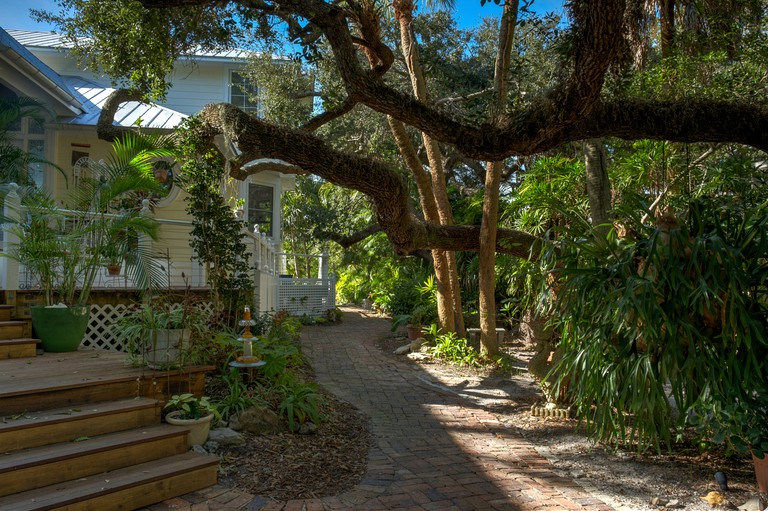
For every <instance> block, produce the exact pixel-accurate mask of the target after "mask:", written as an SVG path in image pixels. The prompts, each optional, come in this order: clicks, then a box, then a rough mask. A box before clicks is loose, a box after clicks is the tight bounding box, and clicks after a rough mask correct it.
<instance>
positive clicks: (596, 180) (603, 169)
mask: <svg viewBox="0 0 768 511" xmlns="http://www.w3.org/2000/svg"><path fill="white" fill-rule="evenodd" d="M584 166H585V167H586V171H587V197H588V198H589V213H590V216H591V217H592V227H594V228H595V229H598V230H600V231H602V232H607V231H608V230H609V229H610V226H609V225H608V224H609V223H610V221H611V217H610V213H609V212H610V210H611V183H610V181H609V179H608V162H607V155H606V153H605V147H604V146H603V141H602V140H600V139H596V138H592V139H588V140H585V141H584Z"/></svg>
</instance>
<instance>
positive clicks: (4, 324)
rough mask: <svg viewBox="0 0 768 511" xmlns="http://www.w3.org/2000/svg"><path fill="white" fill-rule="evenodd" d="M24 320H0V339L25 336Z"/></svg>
mask: <svg viewBox="0 0 768 511" xmlns="http://www.w3.org/2000/svg"><path fill="white" fill-rule="evenodd" d="M26 324H27V322H26V321H10V320H9V321H0V339H18V338H20V337H25V333H24V327H25V326H26Z"/></svg>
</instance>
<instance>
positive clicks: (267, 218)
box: [248, 183, 275, 238]
mask: <svg viewBox="0 0 768 511" xmlns="http://www.w3.org/2000/svg"><path fill="white" fill-rule="evenodd" d="M274 204H275V200H274V188H273V187H271V186H267V185H259V184H254V183H248V224H249V225H251V226H253V225H254V224H258V226H259V232H263V233H264V234H266V235H267V236H269V237H270V238H271V237H272V213H273V210H274Z"/></svg>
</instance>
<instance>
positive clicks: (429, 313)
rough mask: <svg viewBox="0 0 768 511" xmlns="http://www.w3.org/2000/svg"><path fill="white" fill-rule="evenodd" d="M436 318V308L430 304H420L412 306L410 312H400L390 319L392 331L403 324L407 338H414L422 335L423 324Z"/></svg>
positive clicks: (427, 323)
mask: <svg viewBox="0 0 768 511" xmlns="http://www.w3.org/2000/svg"><path fill="white" fill-rule="evenodd" d="M436 320H437V310H435V306H434V305H431V304H421V305H417V306H415V307H414V308H413V310H412V311H411V312H410V314H400V315H398V316H395V318H394V319H393V320H392V331H395V330H397V329H398V328H399V327H401V326H403V325H405V329H406V331H407V332H408V339H410V340H412V341H413V340H416V339H418V338H419V337H423V330H424V326H426V325H430V324H431V323H434V322H435V321H436Z"/></svg>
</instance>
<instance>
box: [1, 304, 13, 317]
mask: <svg viewBox="0 0 768 511" xmlns="http://www.w3.org/2000/svg"><path fill="white" fill-rule="evenodd" d="M15 310H16V307H14V306H13V305H5V304H0V321H10V319H11V318H12V317H13V313H14V311H15Z"/></svg>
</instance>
